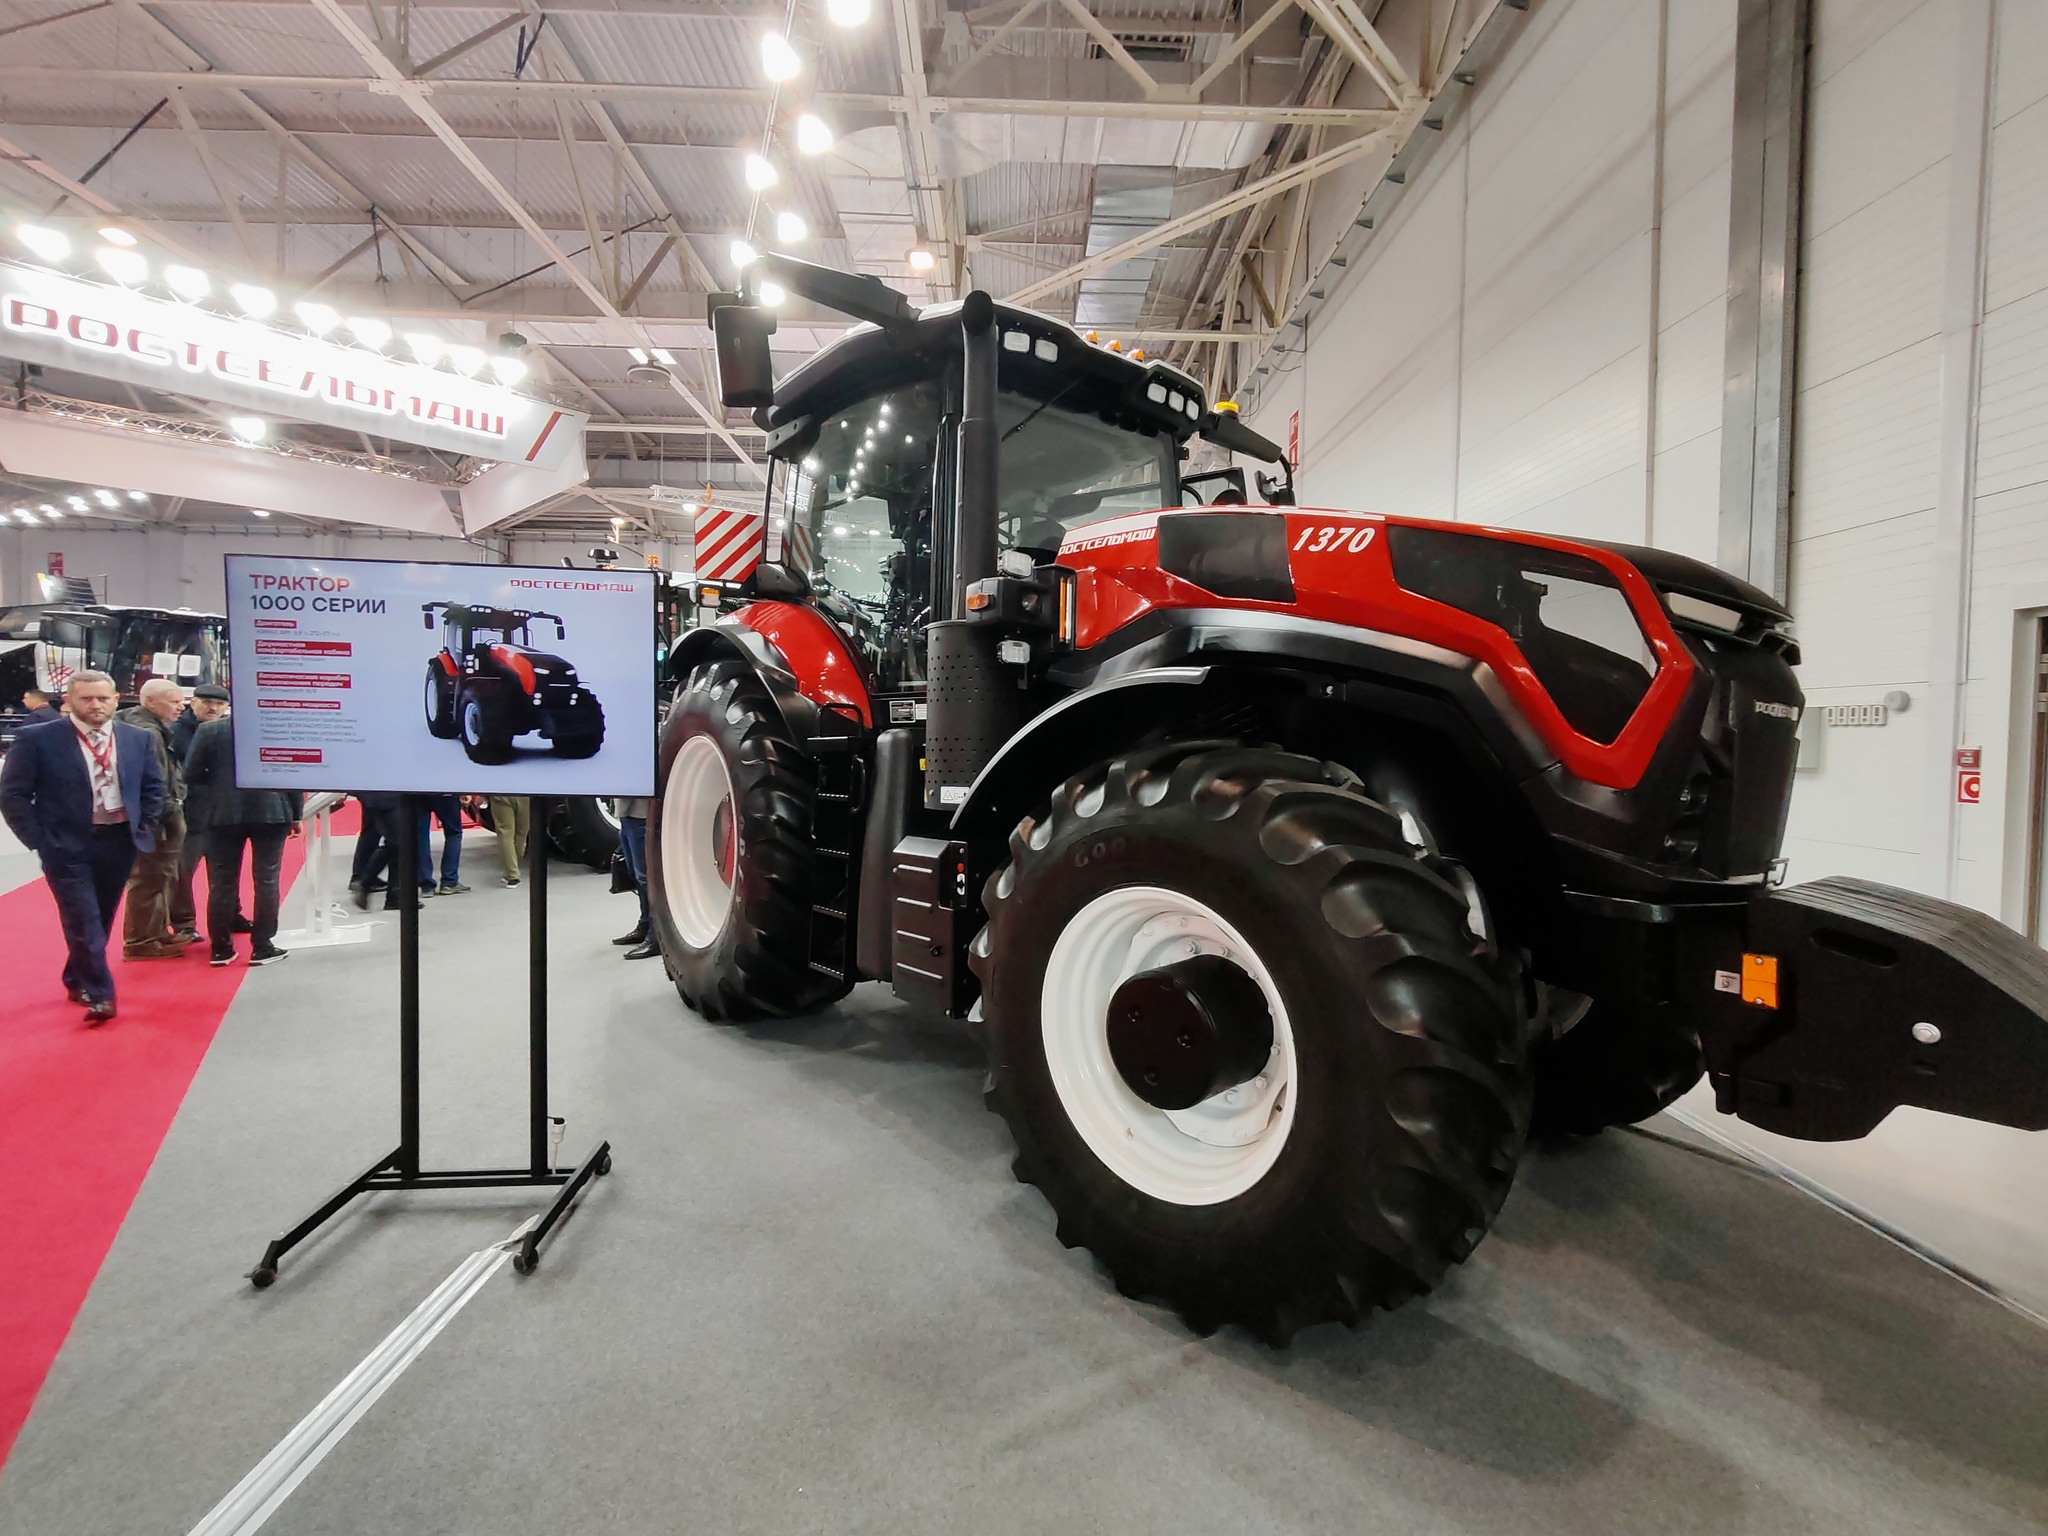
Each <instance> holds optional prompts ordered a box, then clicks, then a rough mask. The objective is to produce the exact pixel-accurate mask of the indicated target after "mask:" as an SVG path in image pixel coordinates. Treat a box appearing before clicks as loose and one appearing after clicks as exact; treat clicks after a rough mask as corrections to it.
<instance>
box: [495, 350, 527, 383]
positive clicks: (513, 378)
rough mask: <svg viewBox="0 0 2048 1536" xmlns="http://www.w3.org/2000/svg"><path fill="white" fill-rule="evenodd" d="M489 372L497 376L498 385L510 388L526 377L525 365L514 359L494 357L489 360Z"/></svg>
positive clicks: (518, 359)
mask: <svg viewBox="0 0 2048 1536" xmlns="http://www.w3.org/2000/svg"><path fill="white" fill-rule="evenodd" d="M491 372H493V373H495V374H496V375H497V376H498V382H499V383H500V384H503V385H506V386H507V387H510V386H511V385H514V384H517V383H518V382H519V381H520V380H521V379H523V378H525V377H526V364H525V362H524V361H523V360H521V359H520V358H516V357H494V358H492V359H491Z"/></svg>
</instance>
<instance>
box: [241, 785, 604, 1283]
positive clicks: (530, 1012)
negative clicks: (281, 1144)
mask: <svg viewBox="0 0 2048 1536" xmlns="http://www.w3.org/2000/svg"><path fill="white" fill-rule="evenodd" d="M399 815H400V826H401V827H402V828H403V829H404V830H403V835H401V836H400V837H399V838H398V839H397V840H396V846H395V847H393V848H392V850H391V883H392V887H393V889H394V890H396V891H397V892H398V1146H397V1149H396V1150H394V1151H392V1152H388V1153H386V1154H385V1155H384V1156H383V1157H381V1158H379V1159H378V1160H377V1161H376V1162H375V1163H373V1164H371V1165H370V1167H368V1168H367V1169H365V1170H364V1171H363V1172H362V1173H360V1174H358V1175H357V1176H356V1177H355V1178H353V1179H351V1180H350V1181H349V1182H348V1183H347V1184H344V1185H343V1186H342V1187H341V1188H340V1189H338V1190H336V1191H335V1192H334V1193H333V1194H331V1195H329V1196H328V1197H327V1199H325V1200H324V1201H322V1202H321V1203H320V1204H319V1205H318V1206H317V1207H315V1208H314V1210H313V1211H312V1213H311V1214H310V1215H308V1216H307V1217H306V1218H305V1220H303V1221H301V1222H300V1223H299V1224H298V1225H297V1226H295V1227H293V1228H292V1229H291V1230H290V1231H289V1232H286V1233H284V1234H283V1235H282V1236H279V1237H276V1238H273V1239H272V1240H271V1243H270V1246H269V1247H267V1248H265V1249H264V1250H263V1258H262V1259H261V1261H259V1262H258V1264H257V1265H256V1267H255V1268H254V1269H252V1270H250V1271H249V1281H250V1283H251V1284H252V1285H254V1286H255V1287H256V1288H257V1289H258V1290H261V1289H263V1288H264V1287H265V1286H267V1285H269V1284H270V1283H271V1282H272V1281H274V1280H275V1279H277V1265H278V1261H279V1260H280V1259H282V1258H283V1257H284V1256H285V1255H286V1254H287V1253H289V1252H290V1251H291V1250H292V1249H294V1248H296V1247H297V1246H298V1245H299V1244H300V1243H302V1242H304V1241H305V1240H306V1239H307V1238H308V1237H311V1236H312V1235H313V1233H315V1232H316V1231H318V1230H319V1229H320V1228H321V1227H322V1226H323V1225H325V1224H326V1223H327V1222H328V1221H329V1220H331V1219H332V1218H333V1217H334V1216H335V1215H336V1214H337V1213H339V1212H340V1211H341V1209H342V1208H343V1207H344V1206H346V1205H347V1204H348V1203H349V1202H350V1201H351V1200H353V1199H355V1197H356V1196H357V1195H367V1194H375V1193H377V1192H379V1191H382V1190H388V1189H503V1188H508V1187H516V1186H524V1185H560V1186H561V1193H560V1194H558V1195H556V1196H555V1199H554V1203H553V1204H551V1205H550V1206H549V1207H548V1208H547V1210H546V1212H545V1213H544V1214H543V1215H542V1216H541V1217H540V1219H539V1220H538V1221H536V1222H535V1223H534V1224H533V1225H532V1226H531V1227H529V1228H528V1229H527V1231H526V1235H525V1236H524V1237H523V1238H522V1239H521V1240H520V1244H519V1250H518V1252H516V1253H514V1254H513V1255H512V1267H513V1268H514V1269H516V1270H518V1271H519V1273H520V1274H522V1275H526V1274H531V1273H533V1270H534V1267H535V1266H536V1265H538V1264H539V1263H540V1245H541V1244H542V1243H543V1242H544V1241H545V1240H546V1239H547V1236H548V1234H549V1233H551V1232H552V1231H554V1229H555V1228H556V1227H557V1226H558V1225H560V1223H561V1221H562V1218H563V1217H564V1216H565V1215H567V1214H568V1211H569V1206H570V1204H571V1203H572V1202H573V1201H574V1200H575V1198H576V1196H577V1194H578V1192H579V1191H581V1190H582V1188H583V1186H584V1185H586V1184H588V1183H589V1182H590V1181H591V1180H592V1179H593V1178H597V1177H601V1176H602V1175H604V1174H607V1173H610V1172H611V1171H612V1148H611V1143H610V1142H608V1141H601V1142H599V1143H598V1144H597V1147H596V1149H595V1150H594V1151H592V1152H591V1153H590V1154H589V1155H588V1156H587V1157H585V1158H584V1159H583V1161H582V1162H581V1163H579V1164H577V1165H576V1166H575V1167H573V1168H569V1167H560V1166H556V1165H555V1164H554V1163H553V1161H552V1160H551V1156H550V1152H549V1148H548V1141H549V1129H550V1126H551V1125H552V1124H555V1123H558V1122H551V1121H550V1120H549V1118H548V851H547V850H548V840H547V830H546V829H547V824H548V801H547V800H546V799H545V798H543V797H540V796H535V797H534V801H533V817H532V822H531V826H532V829H533V830H532V831H531V832H530V833H529V834H528V836H527V849H526V853H527V897H526V910H527V1054H528V1074H529V1075H528V1084H529V1090H528V1100H527V1113H526V1122H527V1164H526V1166H525V1167H524V1168H461V1169H422V1168H421V1167H420V890H419V837H418V834H417V830H416V829H417V828H418V825H419V816H420V803H419V800H418V798H417V797H415V796H413V795H407V796H405V797H404V798H403V800H402V801H401V802H400V811H399Z"/></svg>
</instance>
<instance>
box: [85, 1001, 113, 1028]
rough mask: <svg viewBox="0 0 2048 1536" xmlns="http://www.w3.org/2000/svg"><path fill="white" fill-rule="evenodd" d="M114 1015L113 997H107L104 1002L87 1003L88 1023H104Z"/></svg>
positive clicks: (86, 1018)
mask: <svg viewBox="0 0 2048 1536" xmlns="http://www.w3.org/2000/svg"><path fill="white" fill-rule="evenodd" d="M113 1016H114V1000H113V999H112V998H111V997H110V998H107V999H106V1000H105V1001H104V1002H98V1003H87V1004H86V1005H85V1022H86V1023H88V1024H104V1023H106V1022H107V1020H109V1019H111V1018H112V1017H113Z"/></svg>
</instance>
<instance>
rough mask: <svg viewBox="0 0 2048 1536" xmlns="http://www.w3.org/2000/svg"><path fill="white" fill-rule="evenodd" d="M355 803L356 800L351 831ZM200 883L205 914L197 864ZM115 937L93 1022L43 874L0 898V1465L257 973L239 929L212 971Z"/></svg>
mask: <svg viewBox="0 0 2048 1536" xmlns="http://www.w3.org/2000/svg"><path fill="white" fill-rule="evenodd" d="M354 812H355V805H354V802H350V804H349V806H348V810H347V813H346V815H347V818H348V821H349V823H350V825H349V827H348V831H349V832H351V833H352V832H353V831H354V826H353V823H354V820H355V816H354ZM336 821H337V825H336V827H335V831H336V833H337V835H341V834H342V831H343V829H342V827H341V826H340V825H339V822H340V821H341V818H339V817H337V818H336ZM304 848H305V844H304V842H303V841H302V840H301V839H297V838H294V839H293V840H292V841H291V842H289V843H287V844H286V845H285V861H284V870H283V884H284V886H285V889H286V892H287V896H286V901H285V908H284V921H285V923H286V924H287V925H289V924H290V923H291V922H292V921H293V916H294V915H293V913H292V910H291V904H290V897H289V891H290V886H291V882H292V880H293V879H294V877H296V876H297V874H298V872H299V868H300V866H301V864H303V862H304ZM244 878H245V882H246V876H245V877H244ZM193 887H194V892H195V894H196V895H197V896H198V899H199V910H200V913H201V914H202V917H203V915H204V913H205V911H206V895H205V889H206V877H205V871H204V870H203V869H202V870H201V871H200V873H199V876H198V878H196V879H195V880H194V882H193ZM243 900H244V902H245V903H246V902H247V900H248V895H247V886H246V883H245V885H244V894H243ZM244 910H245V911H246V910H247V907H246V905H245V906H244ZM116 921H117V923H118V921H119V919H118V918H117V919H116ZM202 926H203V923H202ZM120 947H121V946H120V937H119V935H118V934H117V935H116V936H115V938H114V942H113V943H112V944H111V945H110V946H109V949H110V955H111V957H112V958H113V964H114V982H115V987H116V990H117V994H118V998H119V1001H120V1005H121V1012H120V1014H119V1015H118V1016H117V1017H116V1018H115V1019H113V1020H112V1021H111V1022H110V1023H107V1024H103V1025H101V1026H99V1027H98V1028H96V1029H88V1028H87V1027H86V1026H85V1025H84V1023H83V1022H82V1020H83V1017H84V1010H83V1009H81V1008H79V1007H77V1006H76V1005H75V1004H72V1003H69V1002H67V1001H65V998H64V985H63V983H62V982H61V981H60V980H59V979H58V972H59V971H60V969H61V968H62V966H63V963H64V939H63V935H62V933H61V932H60V930H59V929H58V926H57V908H56V906H55V904H54V903H53V902H52V901H51V900H50V893H49V890H48V889H47V888H46V887H45V886H44V885H43V883H42V881H41V880H40V879H38V880H35V881H33V882H31V883H30V884H28V885H24V886H22V887H20V888H19V889H16V890H13V891H9V892H7V893H6V894H5V895H0V954H5V955H6V956H7V957H8V965H7V969H6V981H5V983H4V985H5V988H6V1003H5V1005H4V1007H0V1168H5V1169H8V1170H9V1171H10V1176H9V1177H8V1178H7V1179H6V1180H5V1181H4V1182H0V1232H5V1233H6V1235H7V1245H6V1248H7V1257H6V1271H7V1278H6V1281H5V1282H4V1287H0V1289H4V1292H5V1296H6V1300H5V1304H4V1305H0V1464H4V1463H5V1461H6V1459H7V1453H8V1451H9V1450H10V1449H12V1447H13V1445H14V1437H15V1436H16V1435H17V1434H18V1433H19V1432H20V1430H21V1425H22V1421H23V1420H24V1419H26V1418H27V1417H28V1411H29V1407H30V1405H31V1404H32V1403H34V1401H35V1397H36V1393H37V1391H38V1390H40V1388H41V1387H42V1384H43V1378H44V1377H45V1376H46V1375H47V1374H48V1373H49V1369H50V1363H51V1362H52V1361H53V1360H55V1359H56V1357H57V1351H58V1349H59V1348H60V1347H61V1346H62V1345H63V1343H64V1336H65V1334H66V1333H68V1332H69V1331H70V1329H71V1320H72V1318H73V1317H75V1316H76V1315H77V1313H78V1309H79V1306H80V1305H81V1304H82V1303H83V1302H84V1300H85V1293H86V1291H87V1290H89V1289H90V1288H91V1286H92V1281H93V1276H94V1275H96V1274H98V1273H99V1267H100V1261H101V1260H102V1259H104V1258H105V1257H106V1254H107V1249H108V1247H109V1246H110V1245H111V1244H112V1243H113V1241H114V1234H115V1233H116V1232H117V1231H119V1230H120V1226H121V1222H122V1219H123V1218H124V1217H125V1216H126V1215H127V1214H128V1207H129V1205H130V1203H131V1202H132V1201H133V1200H134V1199H135V1192H136V1190H137V1189H139V1188H140V1187H141V1185H142V1180H143V1176H144V1175H145V1174H147V1173H148V1172H149V1165H150V1164H151V1163H152V1162H153V1161H154V1160H155V1158H156V1152H157V1148H158V1147H159V1146H160V1145H161V1144H162V1142H163V1139H164V1135H165V1133H166V1132H168V1131H169V1130H170V1126H171V1120H172V1118H173V1117H174V1116H175V1115H176V1114H177V1112H178V1105H179V1104H180V1103H182V1102H183V1101H184V1097H185V1090H186V1088H187V1087H188V1086H190V1084H191V1082H192V1077H193V1074H194V1073H196V1072H197V1071H198V1070H199V1063H200V1061H201V1059H202V1058H203V1057H204V1056H205V1055H206V1049H207V1047H208V1046H209V1045H211V1044H212V1043H213V1036H214V1031H215V1030H217V1029H218V1028H219V1027H220V1021H221V1019H222V1018H223V1017H224V1016H225V1015H226V1013H227V1010H228V1004H229V1003H231V1002H233V1001H234V997H235V991H236V989H237V988H238V987H239V986H240V985H241V983H242V977H243V976H244V975H246V974H247V973H248V966H247V964H246V963H245V962H246V960H247V957H248V953H249V941H248V940H247V939H246V938H245V939H243V940H242V941H241V944H240V955H241V958H240V959H238V960H237V961H236V963H235V964H233V965H230V966H224V967H222V968H221V969H219V970H216V969H214V968H213V967H212V966H210V965H208V964H207V963H206V953H207V949H206V944H205V941H204V940H202V941H201V942H200V943H198V944H196V945H194V946H193V947H192V948H191V949H190V950H188V951H186V953H185V955H184V956H183V958H181V959H177V960H144V961H136V962H133V963H127V962H124V961H122V960H121V959H120V958H119V955H120Z"/></svg>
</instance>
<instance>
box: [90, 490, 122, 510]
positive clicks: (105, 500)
mask: <svg viewBox="0 0 2048 1536" xmlns="http://www.w3.org/2000/svg"><path fill="white" fill-rule="evenodd" d="M92 494H93V499H94V500H95V501H97V502H98V503H99V504H100V505H101V506H103V507H118V506H120V505H121V498H120V497H118V496H116V495H115V494H114V493H113V492H112V491H108V490H98V491H94V492H93V493H92Z"/></svg>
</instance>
